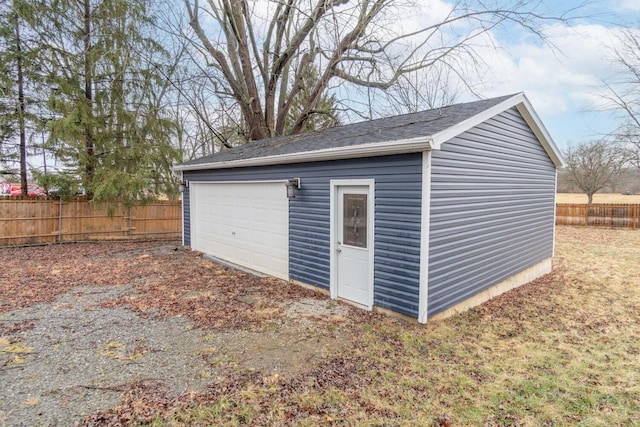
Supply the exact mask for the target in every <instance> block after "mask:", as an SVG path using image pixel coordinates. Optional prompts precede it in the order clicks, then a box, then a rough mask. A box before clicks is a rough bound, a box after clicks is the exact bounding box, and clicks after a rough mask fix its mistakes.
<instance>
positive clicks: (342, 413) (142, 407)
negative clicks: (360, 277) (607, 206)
mask: <svg viewBox="0 0 640 427" xmlns="http://www.w3.org/2000/svg"><path fill="white" fill-rule="evenodd" d="M557 234H558V236H557V237H558V239H557V246H556V252H557V256H556V258H555V260H554V262H555V268H554V272H553V273H552V274H550V275H547V276H545V277H543V278H541V279H539V280H537V281H535V282H533V283H530V284H528V285H525V286H522V287H520V288H518V289H516V290H513V291H511V292H508V293H506V294H504V295H502V296H500V297H498V298H495V299H493V300H492V301H489V302H488V303H486V304H483V305H482V306H480V307H477V308H475V309H473V310H470V311H468V312H466V313H462V314H460V315H457V316H455V317H453V318H451V319H448V320H445V321H441V322H434V323H430V324H427V325H417V324H412V323H407V322H405V321H402V320H397V319H393V318H391V317H387V316H381V315H375V314H361V315H360V314H356V315H355V316H361V317H360V318H359V319H356V320H357V321H353V322H350V323H348V324H345V325H342V326H341V327H344V328H351V329H352V331H351V332H353V334H352V335H353V336H354V337H355V338H354V340H353V342H352V344H351V345H350V346H349V347H348V348H347V349H345V350H343V351H342V352H341V353H339V354H338V355H337V356H334V357H331V358H328V359H327V360H325V361H324V362H323V363H321V364H320V365H319V366H317V367H314V368H310V369H309V370H308V371H306V372H303V373H299V374H295V375H290V376H278V375H272V374H269V373H264V374H262V373H260V372H237V371H229V372H224V373H223V374H224V375H222V376H220V377H218V378H217V379H216V380H215V381H214V383H213V384H212V385H211V387H210V388H209V390H208V391H207V392H205V393H201V394H197V395H189V396H182V397H180V398H177V399H174V400H171V401H169V400H168V399H167V398H166V397H165V396H164V395H163V394H162V393H161V392H160V391H158V390H156V389H152V390H149V389H145V388H144V387H141V388H138V389H135V390H132V391H130V392H128V393H127V394H126V395H125V396H124V402H123V405H122V406H121V407H119V408H115V409H113V410H112V411H109V412H107V413H104V414H100V415H97V416H94V417H93V418H92V419H91V420H89V419H88V420H87V424H91V422H96V423H97V422H101V423H108V422H109V421H113V420H120V421H123V420H126V421H127V422H130V423H132V424H136V425H137V424H148V425H154V426H156V425H172V426H173V425H238V424H249V425H300V426H306V425H308V426H312V425H330V424H338V425H403V426H404V425H415V426H429V425H436V426H454V425H455V426H459V425H469V426H477V425H484V426H506V425H524V426H541V425H585V426H611V425H639V424H640V340H638V337H640V310H638V307H640V269H639V268H638V266H639V265H640V232H637V231H635V232H634V231H630V230H601V229H588V228H569V227H559V228H558V230H557Z"/></svg>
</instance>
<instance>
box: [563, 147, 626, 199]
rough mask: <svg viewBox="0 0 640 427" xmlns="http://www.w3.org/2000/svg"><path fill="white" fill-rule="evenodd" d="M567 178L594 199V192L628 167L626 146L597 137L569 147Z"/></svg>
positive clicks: (566, 158) (566, 155)
mask: <svg viewBox="0 0 640 427" xmlns="http://www.w3.org/2000/svg"><path fill="white" fill-rule="evenodd" d="M564 157H565V160H566V163H567V166H566V168H565V171H566V173H567V181H568V182H569V183H572V184H574V185H575V186H576V187H577V188H579V189H580V190H581V191H582V192H583V193H585V194H586V195H587V197H588V198H589V202H588V203H589V204H591V203H592V202H593V195H594V194H595V193H596V192H597V191H599V190H601V189H602V188H604V186H605V185H607V184H610V183H611V181H612V180H614V179H615V178H616V176H617V175H618V174H619V173H620V171H621V170H623V168H624V167H625V164H626V161H627V158H626V153H625V150H624V149H623V147H621V146H620V144H618V143H615V142H609V141H606V140H596V141H591V142H584V143H582V144H579V145H578V146H577V147H575V148H573V147H570V148H568V149H567V150H566V151H565V152H564Z"/></svg>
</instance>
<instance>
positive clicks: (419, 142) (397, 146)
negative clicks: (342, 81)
mask: <svg viewBox="0 0 640 427" xmlns="http://www.w3.org/2000/svg"><path fill="white" fill-rule="evenodd" d="M432 146H433V141H432V139H431V138H430V137H427V136H421V137H416V138H409V139H400V140H395V141H382V142H372V143H368V144H358V145H349V146H343V147H336V148H326V149H322V150H314V151H304V152H301V153H289V154H280V155H276V156H266V157H256V158H252V159H242V160H229V161H223V162H211V163H201V164H195V165H177V166H174V167H173V170H174V171H190V170H202V169H228V168H236V167H248V166H267V165H282V164H287V163H300V162H311V161H322V160H339V159H353V158H358V157H370V156H384V155H389V154H403V153H414V152H417V151H423V150H430V149H431V147H432Z"/></svg>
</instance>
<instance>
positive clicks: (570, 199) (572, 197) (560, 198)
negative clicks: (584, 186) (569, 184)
mask: <svg viewBox="0 0 640 427" xmlns="http://www.w3.org/2000/svg"><path fill="white" fill-rule="evenodd" d="M587 201H588V198H587V195H586V194H578V193H558V194H557V197H556V202H557V203H587ZM593 203H640V194H635V195H631V196H625V195H624V194H611V193H606V194H605V193H603V194H600V193H597V194H594V195H593Z"/></svg>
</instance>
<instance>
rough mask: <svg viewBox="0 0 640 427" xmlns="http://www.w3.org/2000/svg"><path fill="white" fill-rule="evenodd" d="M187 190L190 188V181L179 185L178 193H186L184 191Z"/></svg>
mask: <svg viewBox="0 0 640 427" xmlns="http://www.w3.org/2000/svg"><path fill="white" fill-rule="evenodd" d="M187 188H189V181H186V180H184V181H181V182H180V184H178V191H179V192H181V193H184V190H186V189H187Z"/></svg>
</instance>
